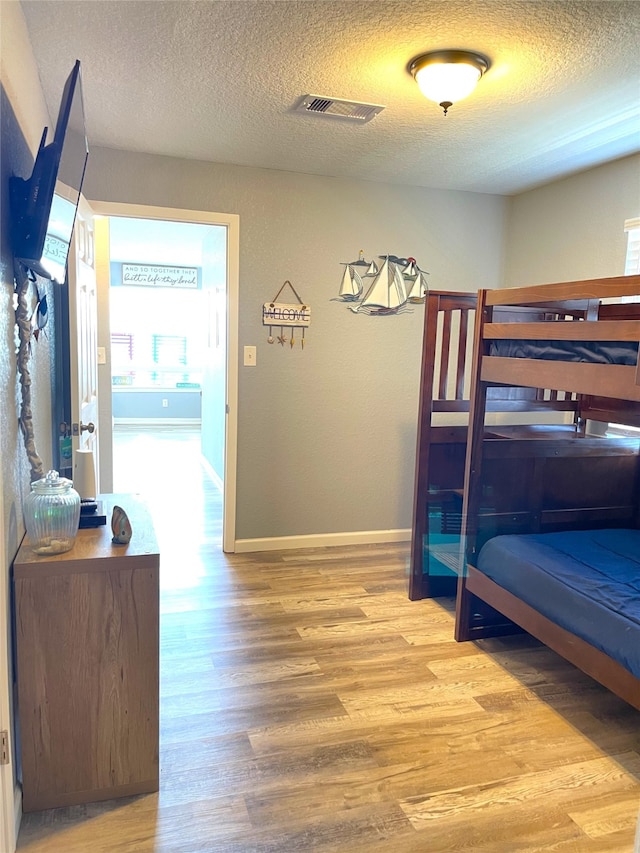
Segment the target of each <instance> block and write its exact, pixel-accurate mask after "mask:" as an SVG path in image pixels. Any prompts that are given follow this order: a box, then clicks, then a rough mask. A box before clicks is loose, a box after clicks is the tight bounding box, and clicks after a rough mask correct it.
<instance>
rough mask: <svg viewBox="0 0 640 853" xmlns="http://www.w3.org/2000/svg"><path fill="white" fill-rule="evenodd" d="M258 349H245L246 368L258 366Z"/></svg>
mask: <svg viewBox="0 0 640 853" xmlns="http://www.w3.org/2000/svg"><path fill="white" fill-rule="evenodd" d="M256 358H257V355H256V348H255V347H245V348H244V366H245V367H255V366H256Z"/></svg>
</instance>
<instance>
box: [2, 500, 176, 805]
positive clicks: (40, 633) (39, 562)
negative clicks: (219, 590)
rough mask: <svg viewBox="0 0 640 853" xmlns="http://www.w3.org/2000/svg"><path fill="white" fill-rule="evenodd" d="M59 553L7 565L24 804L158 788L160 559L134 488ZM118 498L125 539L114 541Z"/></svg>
mask: <svg viewBox="0 0 640 853" xmlns="http://www.w3.org/2000/svg"><path fill="white" fill-rule="evenodd" d="M101 500H102V501H103V504H104V509H105V512H106V514H107V525H106V526H103V527H98V528H94V529H83V530H80V531H78V536H77V538H76V541H75V544H74V547H73V548H72V550H71V551H68V552H67V553H65V554H58V555H56V556H53V557H39V556H38V555H37V554H34V553H33V552H32V551H31V550H30V548H29V543H28V540H27V539H26V538H25V541H24V542H23V543H22V546H21V548H20V550H19V552H18V555H17V557H16V559H15V561H14V566H13V571H14V586H15V613H16V651H17V686H18V703H19V723H20V744H21V756H22V794H23V810H24V811H35V810H40V809H46V808H53V807H56V806H67V805H72V804H76V803H86V802H93V801H95V800H103V799H110V798H112V797H121V796H128V795H132V794H140V793H145V792H149V791H156V790H158V739H159V720H158V692H159V690H158V687H159V684H158V680H159V566H160V557H159V553H158V546H157V543H156V538H155V534H154V531H153V525H152V522H151V518H150V516H149V513H148V511H147V509H146V507H145V506H144V503H143V502H142V501H141V500H140V498H139V497H138V496H135V495H118V496H114V495H102V496H101ZM114 504H118V505H120V506H122V507H123V508H124V509H125V511H126V512H127V514H128V516H129V518H130V520H131V524H132V528H133V536H132V538H131V542H130V543H129V544H128V545H114V544H112V542H111V535H112V534H111V527H110V524H109V520H110V518H111V511H112V507H113V505H114Z"/></svg>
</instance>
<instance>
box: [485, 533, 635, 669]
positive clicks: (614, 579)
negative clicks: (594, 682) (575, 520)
mask: <svg viewBox="0 0 640 853" xmlns="http://www.w3.org/2000/svg"><path fill="white" fill-rule="evenodd" d="M477 568H478V569H479V571H481V572H482V573H483V574H485V575H487V577H489V578H491V579H492V580H493V581H495V583H497V584H498V585H499V586H501V587H503V588H504V589H507V590H508V591H509V592H511V593H513V594H514V595H516V596H517V597H518V598H520V599H522V601H524V602H526V603H527V604H529V605H530V606H531V607H533V608H534V609H535V610H537V611H538V612H540V613H542V614H543V615H544V616H546V617H547V618H548V619H550V620H551V621H552V622H555V623H556V624H557V625H560V627H562V628H565V629H566V630H568V631H571V633H573V634H576V635H577V636H578V637H581V638H582V639H583V640H586V641H587V642H589V643H591V645H593V646H595V647H596V648H598V649H600V650H601V651H603V652H604V653H605V654H607V655H609V656H610V657H612V658H614V659H615V660H617V661H618V662H619V663H620V664H621V665H622V666H624V667H625V668H626V669H628V670H629V671H630V672H631V673H632V674H633V675H635V676H636V677H637V678H640V530H627V529H624V530H609V529H607V530H572V531H565V532H560V533H528V534H522V535H507V536H496V537H494V538H493V539H490V540H489V541H488V542H487V543H486V544H485V545H484V546H483V548H482V549H481V551H480V554H479V555H478V561H477Z"/></svg>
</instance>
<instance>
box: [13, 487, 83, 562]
mask: <svg viewBox="0 0 640 853" xmlns="http://www.w3.org/2000/svg"><path fill="white" fill-rule="evenodd" d="M79 522H80V495H79V494H78V493H77V492H76V490H75V489H74V488H73V483H72V482H71V480H66V479H65V478H64V477H61V476H60V475H59V474H58V472H57V471H49V473H48V474H47V475H46V477H44V478H43V479H42V480H36V481H35V483H32V484H31V492H30V493H29V494H28V495H27V498H26V500H25V505H24V523H25V526H26V528H27V535H28V536H29V545H30V547H31V549H32V550H33V551H35V553H36V554H42V555H45V556H46V555H51V554H63V553H64V552H65V551H69V550H70V549H71V548H73V543H74V542H75V539H76V534H77V532H78V524H79Z"/></svg>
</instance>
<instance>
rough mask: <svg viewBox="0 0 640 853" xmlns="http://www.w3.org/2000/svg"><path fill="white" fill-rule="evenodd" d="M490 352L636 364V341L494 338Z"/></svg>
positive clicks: (550, 359)
mask: <svg viewBox="0 0 640 853" xmlns="http://www.w3.org/2000/svg"><path fill="white" fill-rule="evenodd" d="M490 355H497V356H502V357H504V358H541V359H545V360H547V361H580V362H587V363H588V364H627V365H635V364H636V362H637V360H638V344H637V342H635V341H533V340H502V341H493V342H492V343H491V347H490Z"/></svg>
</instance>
